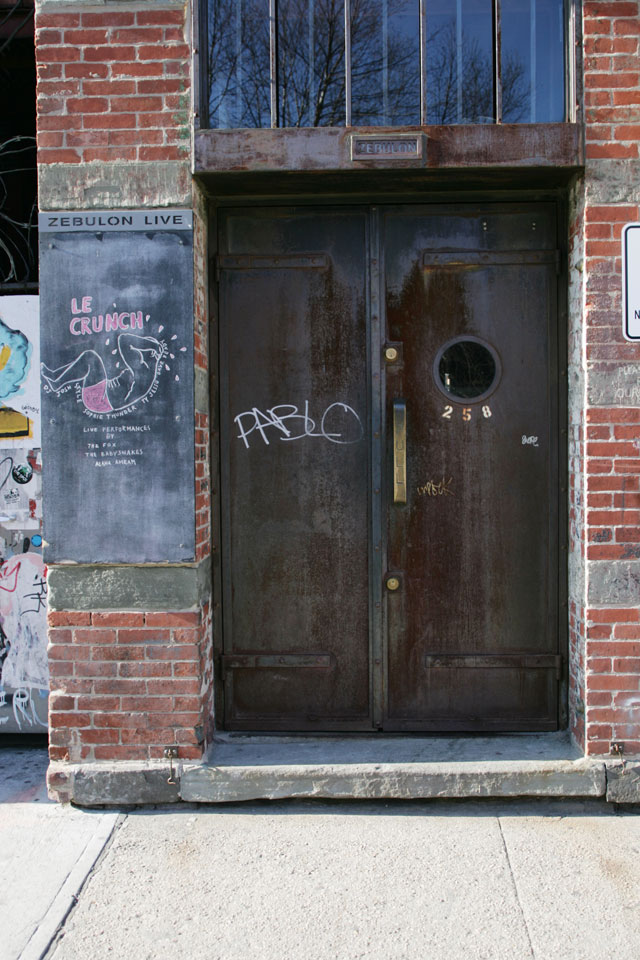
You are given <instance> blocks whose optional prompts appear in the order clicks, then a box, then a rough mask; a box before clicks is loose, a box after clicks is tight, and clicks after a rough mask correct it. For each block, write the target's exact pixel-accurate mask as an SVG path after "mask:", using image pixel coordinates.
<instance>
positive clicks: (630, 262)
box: [622, 223, 640, 341]
mask: <svg viewBox="0 0 640 960" xmlns="http://www.w3.org/2000/svg"><path fill="white" fill-rule="evenodd" d="M622 311H623V312H622V332H623V333H624V336H625V339H626V340H633V341H636V340H640V223H628V224H627V225H626V227H625V228H624V230H623V231H622Z"/></svg>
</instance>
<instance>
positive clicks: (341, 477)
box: [218, 208, 371, 731]
mask: <svg viewBox="0 0 640 960" xmlns="http://www.w3.org/2000/svg"><path fill="white" fill-rule="evenodd" d="M366 244H367V219H366V213H365V212H364V211H357V210H356V211H354V209H353V208H338V209H336V208H333V209H330V210H329V209H327V208H324V209H318V208H304V209H303V208H298V209H297V210H294V209H289V210H287V209H282V208H278V209H277V210H276V209H268V208H261V209H251V210H247V209H244V210H233V209H232V210H226V211H221V215H220V236H219V251H220V253H219V258H218V266H219V277H220V286H219V304H220V422H221V444H222V451H221V452H222V457H221V462H222V504H223V524H222V527H223V531H224V537H223V543H222V549H223V581H224V585H223V605H224V611H223V615H224V653H223V660H222V664H223V672H224V677H225V725H226V727H227V729H232V730H233V729H236V730H249V729H253V730H288V731H291V730H296V729H299V730H315V729H317V730H330V729H337V730H339V729H350V730H357V729H362V730H367V729H371V708H370V687H371V683H370V669H369V662H370V654H369V576H368V568H369V548H368V543H369V537H368V529H369V487H370V484H369V469H370V468H369V453H368V451H369V442H368V423H369V419H370V417H369V411H368V395H369V389H368V375H367V370H368V364H367V356H368V349H367V323H366V315H367V258H366Z"/></svg>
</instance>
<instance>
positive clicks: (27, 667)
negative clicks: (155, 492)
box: [0, 297, 49, 733]
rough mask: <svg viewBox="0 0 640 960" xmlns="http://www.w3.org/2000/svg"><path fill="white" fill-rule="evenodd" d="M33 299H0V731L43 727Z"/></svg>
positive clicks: (43, 596) (43, 603)
mask: <svg viewBox="0 0 640 960" xmlns="http://www.w3.org/2000/svg"><path fill="white" fill-rule="evenodd" d="M38 323H39V318H38V298H37V297H0V731H1V732H8V731H9V730H11V731H21V732H25V733H26V732H31V733H33V732H37V731H42V730H43V728H45V727H46V725H47V698H48V690H49V671H48V663H47V620H46V617H47V578H46V567H45V566H44V563H43V560H42V483H41V477H42V462H41V457H40V389H39V377H38V373H39V368H40V356H39V353H40V350H39V330H38Z"/></svg>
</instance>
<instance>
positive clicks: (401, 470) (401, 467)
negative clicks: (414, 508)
mask: <svg viewBox="0 0 640 960" xmlns="http://www.w3.org/2000/svg"><path fill="white" fill-rule="evenodd" d="M393 502H394V503H406V502H407V405H406V403H405V402H404V400H394V401H393Z"/></svg>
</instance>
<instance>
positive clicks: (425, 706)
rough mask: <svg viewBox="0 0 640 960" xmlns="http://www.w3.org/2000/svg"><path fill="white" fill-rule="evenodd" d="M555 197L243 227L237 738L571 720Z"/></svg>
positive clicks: (229, 699)
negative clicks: (563, 686)
mask: <svg viewBox="0 0 640 960" xmlns="http://www.w3.org/2000/svg"><path fill="white" fill-rule="evenodd" d="M556 275H557V254H556V225H555V211H554V208H553V206H552V205H550V204H549V205H544V204H543V205H528V204H520V205H512V204H493V205H492V204H484V205H471V204H461V205H455V206H451V205H448V206H446V207H445V206H410V205H404V206H385V205H380V206H364V205H363V206H338V205H336V206H321V207H311V206H304V205H300V206H296V207H289V208H284V207H268V206H265V207H260V208H256V207H253V208H243V209H239V208H228V209H223V210H221V211H220V216H219V254H218V277H219V330H220V344H219V347H220V361H219V370H220V437H221V504H222V565H221V566H222V584H223V590H222V604H223V649H222V652H221V657H220V661H219V662H220V666H221V669H222V674H223V677H224V723H225V726H226V727H227V729H231V730H265V731H287V732H295V731H338V730H344V731H354V732H356V731H415V732H417V731H465V730H466V731H473V730H476V731H491V730H495V731H498V730H505V731H508V730H549V729H555V728H556V727H557V725H558V693H559V677H560V672H561V659H560V657H559V650H558V616H557V605H558V590H557V582H558V512H557V511H558V476H557V474H558V458H557V435H556V434H557V416H558V414H557V397H556V395H555V392H556V390H557V377H556V374H555V370H556V364H557V357H556V352H557V332H556V283H557V279H556Z"/></svg>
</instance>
